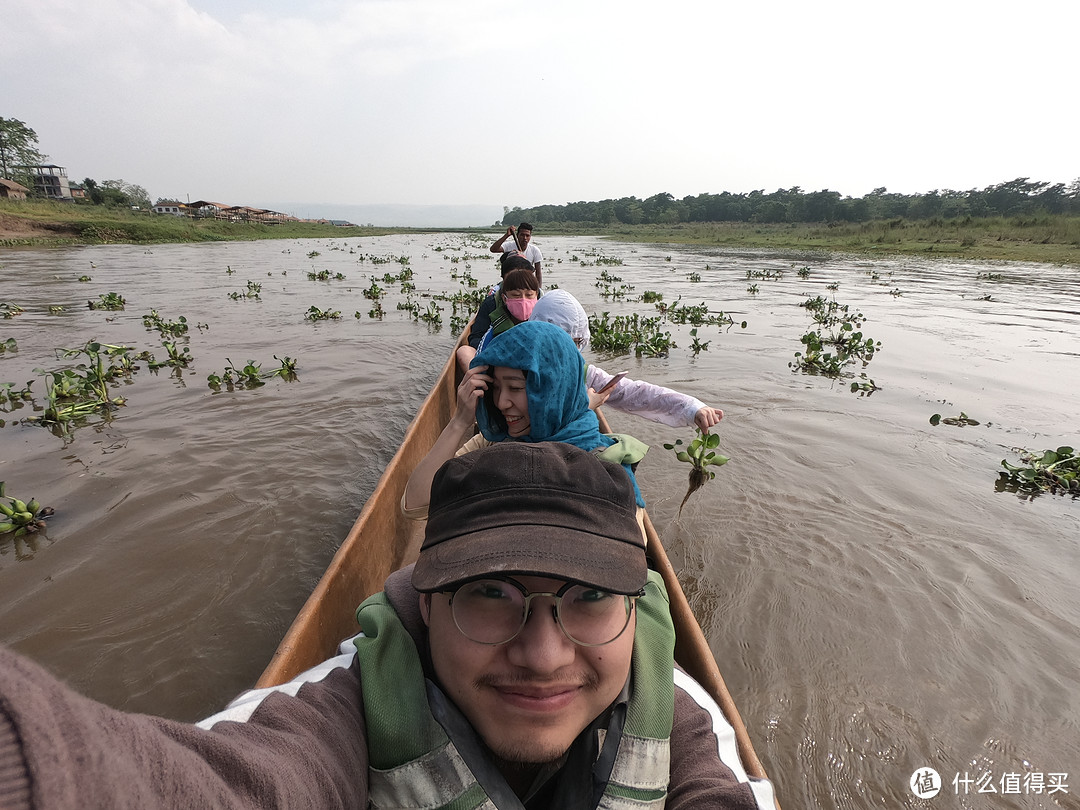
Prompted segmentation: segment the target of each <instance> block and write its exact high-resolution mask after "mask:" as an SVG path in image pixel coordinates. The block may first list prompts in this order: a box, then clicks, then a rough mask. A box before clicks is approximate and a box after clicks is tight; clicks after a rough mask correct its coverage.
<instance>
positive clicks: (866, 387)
mask: <svg viewBox="0 0 1080 810" xmlns="http://www.w3.org/2000/svg"><path fill="white" fill-rule="evenodd" d="M862 376H863V377H864V379H863V381H862V382H853V383H852V384H851V393H853V394H854V393H856V392H858V394H859V396H860V397H868V396H870V395H871V394H872V393H874V392H875V391H880V390H881V386H880V385H878V384H877V383H876V382H874V381H873V380H872V379H870V378H869V377H867V376H866V375H865V374H863V375H862Z"/></svg>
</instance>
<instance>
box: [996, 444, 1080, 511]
mask: <svg viewBox="0 0 1080 810" xmlns="http://www.w3.org/2000/svg"><path fill="white" fill-rule="evenodd" d="M1015 452H1017V453H1018V454H1019V455H1020V464H1019V465H1017V464H1010V463H1009V462H1008V460H1007V459H1002V460H1001V466H1002V467H1004V468H1005V472H1002V473H999V475H1000V477H1001V478H1002V479H1003V481H1006V482H1008V483H1009V484H1011V485H1013V486H1015V487H1016V488H1017V489H1022V490H1025V491H1028V492H1050V493H1052V494H1055V495H1058V494H1060V495H1064V494H1066V493H1068V494H1071V495H1072V496H1073V497H1074V498H1075V497H1080V456H1077V455H1076V454H1075V451H1074V450H1073V448H1071V447H1068V446H1062V447H1059V448H1058V449H1057V450H1044V451H1043V452H1042V454H1041V455H1040V454H1038V453H1035V452H1032V451H1030V450H1022V449H1019V448H1016V449H1015Z"/></svg>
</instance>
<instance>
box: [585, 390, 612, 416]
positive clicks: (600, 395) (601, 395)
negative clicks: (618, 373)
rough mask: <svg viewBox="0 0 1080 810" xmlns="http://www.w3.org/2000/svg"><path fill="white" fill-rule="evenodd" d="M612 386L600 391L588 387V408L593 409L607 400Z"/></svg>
mask: <svg viewBox="0 0 1080 810" xmlns="http://www.w3.org/2000/svg"><path fill="white" fill-rule="evenodd" d="M614 390H615V389H614V388H603V389H601V390H600V391H595V390H593V389H592V388H590V389H589V410H590V411H595V410H596V409H597V408H599V407H600V406H601V405H603V404H604V403H605V402H607V401H608V397H610V396H611V392H612V391H614Z"/></svg>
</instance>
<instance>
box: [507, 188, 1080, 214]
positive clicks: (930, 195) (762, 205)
mask: <svg viewBox="0 0 1080 810" xmlns="http://www.w3.org/2000/svg"><path fill="white" fill-rule="evenodd" d="M503 210H504V216H503V218H502V224H503V225H517V224H518V223H519V222H531V223H551V224H557V223H580V224H586V225H619V224H622V225H674V224H676V223H680V222H769V223H778V222H869V221H871V220H877V219H896V218H899V217H906V218H909V219H934V218H940V219H956V218H964V217H972V218H975V217H994V216H1032V215H1039V214H1078V215H1080V178H1078V179H1077V180H1074V181H1073V182H1072V183H1070V184H1068V185H1065V184H1064V183H1045V182H1041V181H1033V180H1029V179H1028V178H1026V177H1018V178H1017V179H1015V180H1010V181H1009V182H1007V183H999V184H997V185H996V186H988V187H986V188H984V189H981V190H979V189H971V190H970V191H952V190H949V189H945V190H935V191H930V192H927V193H925V194H895V193H890V192H888V191H887V190H886V189H885V188H876V189H874V190H873V191H872V192H870V193H869V194H867V195H866V196H865V197H843V196H841V194H840V192H838V191H829V190H828V189H825V190H823V191H810V192H806V191H803V190H802V189H801V188H799V187H798V186H795V187H793V188H790V189H779V190H777V191H774V192H772V193H771V194H766V193H765V192H764V191H751V192H749V193H747V194H732V193H731V192H728V191H725V192H723V193H722V194H699V195H697V196H696V197H683V198H682V199H681V200H677V199H675V198H674V197H673V196H672V195H671V194H667V193H662V194H654V195H653V196H652V197H649V198H647V199H644V200H639V199H638V198H637V197H622V198H621V199H618V200H600V201H599V202H574V203H567V204H566V205H538V206H535V207H533V208H512V209H507V208H504V209H503Z"/></svg>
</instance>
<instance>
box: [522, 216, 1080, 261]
mask: <svg viewBox="0 0 1080 810" xmlns="http://www.w3.org/2000/svg"><path fill="white" fill-rule="evenodd" d="M536 228H537V234H538V235H540V234H547V233H559V234H566V235H570V234H594V235H607V236H612V237H614V238H618V239H624V240H626V241H630V242H673V243H677V244H688V245H717V246H721V247H732V248H773V249H776V250H805V251H823V252H841V253H858V254H864V255H865V254H896V253H900V254H909V255H910V254H917V255H920V256H944V257H956V258H965V259H977V260H987V259H989V260H1006V261H1026V262H1048V263H1051V264H1078V265H1080V217H1067V216H1042V217H1033V218H1026V219H1019V218H1013V219H1006V218H1001V217H994V218H986V219H962V220H902V219H897V220H890V221H876V222H853V223H833V224H814V223H805V224H802V223H785V224H755V223H743V222H713V223H681V224H677V225H614V226H608V227H595V226H593V227H590V226H582V227H577V226H573V225H566V224H557V223H554V224H547V225H540V224H539V223H538V224H537V225H536Z"/></svg>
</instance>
